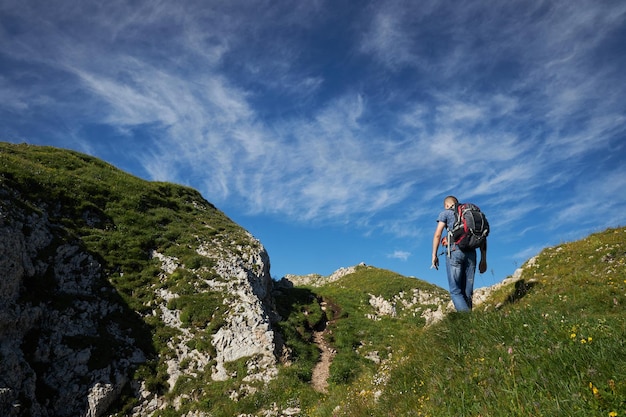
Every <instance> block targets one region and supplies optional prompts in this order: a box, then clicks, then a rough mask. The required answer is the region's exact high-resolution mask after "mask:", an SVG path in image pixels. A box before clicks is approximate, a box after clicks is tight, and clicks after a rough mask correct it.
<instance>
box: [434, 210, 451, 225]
mask: <svg viewBox="0 0 626 417" xmlns="http://www.w3.org/2000/svg"><path fill="white" fill-rule="evenodd" d="M437 221H438V222H443V223H445V224H446V225H450V226H451V225H452V224H454V212H453V211H452V210H443V211H442V212H441V213H439V216H437Z"/></svg>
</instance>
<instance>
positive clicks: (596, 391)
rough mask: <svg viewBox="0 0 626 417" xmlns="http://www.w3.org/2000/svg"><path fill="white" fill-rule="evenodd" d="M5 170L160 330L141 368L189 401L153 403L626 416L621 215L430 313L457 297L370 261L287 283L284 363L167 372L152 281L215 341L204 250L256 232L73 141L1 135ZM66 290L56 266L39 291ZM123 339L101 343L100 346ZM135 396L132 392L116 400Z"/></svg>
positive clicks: (625, 242) (219, 408) (214, 308)
mask: <svg viewBox="0 0 626 417" xmlns="http://www.w3.org/2000/svg"><path fill="white" fill-rule="evenodd" d="M0 184H1V185H2V186H3V190H11V191H10V192H14V193H17V195H16V196H15V199H14V201H15V204H19V205H21V206H22V207H26V208H28V209H29V210H32V212H33V213H35V214H36V213H38V208H37V207H36V206H35V203H37V205H38V206H43V207H46V208H47V211H48V213H49V215H50V216H51V218H50V220H51V221H52V222H59V223H60V224H62V225H63V226H64V227H65V233H64V234H60V235H59V237H58V239H65V240H67V241H74V240H80V241H81V242H82V244H83V245H85V247H86V248H87V250H89V251H90V252H91V253H93V254H95V255H96V256H97V257H98V260H99V261H100V262H102V264H103V266H104V269H105V271H106V273H107V276H108V278H109V282H110V284H111V286H112V287H114V288H115V290H116V292H115V295H111V294H108V293H107V294H108V295H106V294H105V295H103V296H110V297H113V296H115V297H119V298H120V299H122V300H124V301H125V302H126V304H127V305H128V306H129V307H130V308H132V310H134V311H136V312H139V313H141V314H142V317H143V318H144V320H145V323H146V325H147V326H149V328H150V329H151V331H152V334H151V337H150V336H149V337H147V339H148V340H141V341H140V343H141V344H142V346H144V347H143V348H144V350H145V351H149V350H150V349H149V347H146V346H147V345H150V346H151V348H152V349H153V350H154V355H153V356H151V357H150V358H149V359H150V360H149V361H148V362H147V363H146V364H145V365H144V366H142V367H140V368H139V369H138V370H137V378H139V379H142V380H145V381H146V383H147V385H148V387H149V388H150V389H152V390H153V391H155V392H159V393H160V394H163V395H164V396H166V397H167V398H168V399H173V398H174V397H180V398H182V400H181V402H180V404H179V406H178V408H175V407H173V406H170V407H166V408H165V409H163V410H160V411H158V412H157V413H155V416H181V415H184V414H187V413H192V412H193V411H194V410H199V411H202V412H205V413H209V415H212V416H237V415H246V416H248V415H253V416H260V415H271V413H272V412H275V413H278V412H279V410H285V409H290V410H300V411H299V413H300V415H302V416H316V417H340V416H349V417H361V416H374V417H378V416H380V417H382V416H394V417H400V416H434V417H439V416H474V417H478V416H480V417H488V416H561V415H563V416H605V417H606V416H609V417H615V416H626V359H625V353H626V346H625V344H626V342H625V340H626V313H625V310H624V309H625V306H626V229H624V228H619V229H609V230H606V231H604V232H602V233H597V234H594V235H591V236H589V237H587V238H585V239H583V240H580V241H577V242H571V243H567V244H563V245H559V246H557V247H553V248H547V249H545V250H544V251H543V252H542V253H541V254H540V255H539V256H538V257H537V258H536V259H534V260H533V262H529V263H528V264H527V265H526V266H525V270H524V273H523V275H522V276H521V278H520V280H519V281H518V282H517V283H511V284H509V285H507V286H505V287H503V288H501V289H500V290H498V291H496V292H494V293H493V294H492V295H491V296H490V298H489V299H488V300H487V302H486V303H484V304H483V305H481V306H479V307H477V308H476V309H475V311H474V312H472V313H471V314H456V313H455V314H450V315H448V316H447V317H446V318H444V319H443V321H441V322H439V323H436V324H434V325H432V326H430V327H427V328H424V325H425V319H424V318H423V317H421V315H420V313H421V312H423V311H424V310H425V309H428V308H432V309H436V303H435V302H432V304H429V305H423V306H419V308H417V307H416V306H410V307H409V306H408V304H407V303H406V301H408V300H409V299H410V297H411V294H412V292H413V291H414V290H422V291H428V292H432V293H433V294H435V295H436V296H438V297H440V298H441V300H443V302H447V300H448V299H449V298H448V296H447V292H446V291H445V290H443V289H441V288H438V287H435V286H433V285H430V284H428V283H425V282H423V281H420V280H417V279H411V278H406V277H402V276H400V275H398V274H395V273H393V272H391V271H385V270H380V269H377V268H373V267H366V266H362V267H359V268H357V270H356V272H355V273H354V274H351V275H347V276H345V277H343V278H341V279H340V280H338V281H336V282H334V283H332V284H327V285H325V286H322V287H315V288H312V287H311V288H292V289H283V290H282V292H281V293H277V294H276V296H275V301H276V308H277V311H278V313H279V315H280V316H281V321H280V322H279V323H277V324H276V325H275V329H276V330H277V331H280V333H281V335H282V337H283V338H284V342H285V346H286V347H287V349H288V350H289V352H290V354H289V357H288V360H287V363H285V364H281V365H279V366H278V368H279V372H278V376H277V377H276V378H274V379H273V380H272V381H270V382H269V383H262V382H260V381H255V382H249V381H245V380H244V378H245V373H246V371H245V361H246V360H247V358H243V359H241V360H240V361H236V362H234V363H232V364H230V365H229V366H232V371H233V372H234V373H235V374H236V377H234V378H233V379H231V380H228V381H220V382H218V381H213V380H212V379H211V370H210V367H207V369H205V370H202V371H198V372H197V373H196V375H195V376H193V375H185V376H183V377H181V378H180V379H179V381H178V382H177V385H176V386H175V387H169V386H167V383H166V381H167V372H166V365H165V362H164V360H165V359H166V358H167V357H168V355H171V354H172V352H170V348H169V347H168V346H167V345H168V341H169V340H172V339H175V338H177V337H180V332H179V331H177V330H175V329H172V328H170V327H167V326H164V325H163V324H162V323H161V322H160V320H159V317H158V316H151V315H149V314H148V313H150V312H151V311H152V306H153V305H154V303H155V302H156V300H155V292H154V288H159V289H168V290H170V291H172V292H176V293H177V294H179V295H180V297H179V298H177V299H175V300H174V301H171V302H170V304H169V306H170V307H171V308H177V309H179V310H180V311H181V312H182V314H181V320H182V321H183V325H184V326H186V329H190V331H192V332H193V333H194V334H196V335H198V337H197V338H195V339H194V340H192V341H190V342H189V343H190V344H191V347H194V348H197V349H198V350H200V351H207V352H211V349H212V348H211V345H210V336H211V332H212V331H214V330H216V329H217V328H219V326H220V325H221V324H222V320H223V319H224V318H223V316H222V313H223V311H222V308H221V300H222V298H221V296H220V295H219V294H216V293H212V292H210V291H208V290H207V288H205V287H203V286H202V285H200V284H199V282H202V281H203V280H206V279H213V278H215V277H214V276H213V275H211V274H212V272H211V268H212V267H213V265H214V262H215V260H214V259H209V258H206V257H202V256H199V255H198V253H197V252H196V250H195V249H196V248H197V245H198V242H213V241H215V242H218V243H219V245H220V246H219V247H218V246H216V247H215V250H216V252H219V251H220V250H225V249H229V250H232V252H233V253H237V251H240V250H241V249H240V248H242V247H245V245H246V244H247V243H246V242H249V239H248V238H247V236H246V234H245V231H243V230H242V229H241V228H240V227H239V226H237V225H236V224H234V223H233V222H232V221H230V219H228V218H227V217H226V216H225V215H224V214H223V213H221V212H220V211H219V210H217V209H216V208H215V207H213V206H212V205H211V204H210V203H208V202H206V201H205V200H204V199H203V198H202V197H201V196H200V194H199V193H198V192H196V191H195V190H192V189H190V188H187V187H181V186H178V185H175V184H167V183H158V182H147V181H143V180H141V179H138V178H135V177H132V176H130V175H128V174H126V173H124V172H122V171H120V170H118V169H116V168H114V167H112V166H110V165H108V164H106V163H104V162H102V161H99V160H97V159H95V158H91V157H88V156H85V155H82V154H79V153H76V152H71V151H61V150H58V149H54V148H48V147H33V146H27V145H8V144H2V143H0ZM57 244H60V242H57ZM251 244H254V243H251ZM152 250H157V251H159V252H161V253H163V254H164V255H167V256H170V257H173V258H175V259H177V260H178V263H179V264H180V265H181V266H180V268H178V269H177V270H176V271H175V272H174V273H172V274H169V275H168V276H167V277H164V276H163V275H162V271H161V269H160V267H159V262H158V261H156V260H155V259H152V258H151V256H150V255H151V251H152ZM53 290H54V288H53V285H52V283H50V282H48V281H46V279H45V277H43V278H42V279H39V280H36V281H34V284H33V288H32V291H29V292H28V297H29V298H28V300H27V301H29V302H36V301H37V300H36V299H37V298H38V297H39V298H41V297H48V296H49V295H50V292H51V291H53ZM111 293H113V292H111ZM372 296H376V297H381V298H383V299H385V300H388V301H390V302H392V301H393V302H394V308H395V310H394V314H393V315H379V314H377V312H376V311H375V309H374V307H373V306H372V305H371V304H370V298H371V297H372ZM394 300H395V301H394ZM55 302H56V303H60V304H62V303H64V302H67V300H65V299H58V300H56V301H55ZM322 302H324V303H325V304H326V309H325V310H323V309H322ZM122 319H124V320H127V321H128V323H127V324H126V325H125V326H126V327H129V328H130V327H133V326H135V327H137V323H136V322H134V321H133V320H131V318H130V317H124V318H120V320H122ZM326 322H327V323H326ZM325 323H326V326H327V327H326V336H327V340H328V342H329V343H330V344H331V346H332V347H333V348H334V349H335V351H336V355H335V357H334V360H333V363H332V365H331V369H330V379H329V391H328V393H325V394H322V393H318V392H315V391H314V390H313V388H312V386H311V377H312V372H313V368H314V366H315V364H316V362H317V361H318V360H319V357H320V352H319V349H318V348H317V346H315V345H314V344H313V341H312V335H313V331H315V330H316V329H317V330H319V329H321V328H323V327H324V324H325ZM73 342H75V343H87V342H89V341H81V340H76V341H73ZM113 348H114V347H111V346H107V345H103V346H102V347H101V356H102V358H106V357H107V355H108V354H109V353H110V351H111V350H112V349H113ZM233 393H239V394H233ZM132 404H135V402H133V400H132V399H129V398H127V399H126V403H125V404H122V405H120V407H119V409H120V410H122V411H120V413H121V414H119V415H123V414H124V413H126V412H127V411H128V410H130V407H131V405H132ZM294 412H295V411H294Z"/></svg>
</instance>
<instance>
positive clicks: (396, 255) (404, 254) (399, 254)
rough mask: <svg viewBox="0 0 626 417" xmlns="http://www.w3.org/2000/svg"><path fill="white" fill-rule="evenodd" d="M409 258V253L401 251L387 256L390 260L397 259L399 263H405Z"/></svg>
mask: <svg viewBox="0 0 626 417" xmlns="http://www.w3.org/2000/svg"><path fill="white" fill-rule="evenodd" d="M410 256H411V252H406V251H402V250H396V251H394V252H393V253H390V254H388V255H387V257H388V258H391V259H399V260H401V261H406V260H408V259H409V257H410Z"/></svg>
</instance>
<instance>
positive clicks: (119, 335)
mask: <svg viewBox="0 0 626 417" xmlns="http://www.w3.org/2000/svg"><path fill="white" fill-rule="evenodd" d="M11 197H12V196H11V192H10V190H7V189H1V190H0V253H1V256H0V274H2V279H1V280H0V369H1V372H0V415H2V416H90V417H91V416H94V417H95V416H100V415H102V414H103V412H104V411H106V409H107V408H108V407H109V405H110V404H111V402H112V401H113V400H114V399H115V398H116V397H117V396H118V395H119V393H120V390H121V388H122V387H123V386H124V384H125V383H126V382H127V380H128V377H129V370H130V369H131V368H132V367H133V366H134V365H136V364H137V363H140V362H142V361H144V360H145V354H146V352H143V351H142V350H141V349H139V348H138V347H137V343H136V340H135V337H136V336H137V335H141V330H140V329H141V324H140V323H141V322H140V321H139V320H137V321H136V322H135V323H134V324H136V325H137V326H138V327H137V329H135V330H132V329H130V328H129V327H127V326H126V325H123V324H121V321H120V320H119V319H118V318H119V317H122V316H125V317H127V320H125V322H126V323H127V324H129V325H132V324H133V320H132V317H133V316H135V317H136V315H134V313H133V312H132V311H129V309H128V307H126V306H125V305H124V304H123V303H122V302H121V299H120V298H119V297H117V296H116V293H115V291H114V289H113V288H111V286H110V285H108V283H107V282H106V280H105V279H103V275H102V270H101V266H100V263H99V262H98V260H97V259H95V258H94V257H93V256H92V255H90V254H89V253H87V252H86V251H85V250H84V248H83V247H81V245H80V242H79V241H77V240H75V239H73V238H71V237H70V235H68V234H67V233H66V232H65V231H64V230H63V229H62V228H61V227H59V226H58V225H55V224H53V223H51V222H50V221H49V220H48V217H47V214H46V212H45V211H39V210H36V209H34V208H32V207H31V208H29V207H27V206H21V207H20V206H19V205H17V204H14V202H15V201H14V200H12V198H11Z"/></svg>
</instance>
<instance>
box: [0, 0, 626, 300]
mask: <svg viewBox="0 0 626 417" xmlns="http://www.w3.org/2000/svg"><path fill="white" fill-rule="evenodd" d="M624 68H626V2H624V1H622V0H615V1H610V0H609V1H603V0H562V1H561V0H554V1H529V0H511V1H506V2H496V1H484V0H476V1H471V2H458V1H430V0H420V1H409V0H406V1H405V0H397V1H393V0H392V1H385V0H377V1H367V0H358V1H357V0H352V1H346V0H332V1H326V0H308V1H285V0H267V1H257V0H245V1H241V0H229V1H219V0H179V1H163V0H161V1H159V0H132V1H129V0H125V1H120V0H109V1H106V2H102V1H99V0H98V1H94V0H55V1H53V2H51V1H48V0H45V1H44V0H26V1H24V0H2V2H0V97H1V98H2V99H1V100H0V141H5V142H11V143H30V144H34V145H50V146H55V147H60V148H66V149H72V150H76V151H79V152H84V153H87V154H89V155H93V156H95V157H98V158H101V159H103V160H105V161H107V162H109V163H111V164H113V165H115V166H116V167H118V168H120V169H122V170H124V171H126V172H128V173H131V174H133V175H136V176H138V177H140V178H143V179H146V180H158V181H170V182H174V183H178V184H183V185H187V186H191V187H193V188H195V189H197V190H198V191H200V192H201V193H202V195H203V196H204V198H206V199H207V200H208V201H210V202H211V203H213V204H214V205H216V206H217V207H218V208H219V209H220V210H222V211H223V212H224V213H226V215H228V216H229V217H230V218H231V219H233V220H234V221H235V222H237V223H238V224H240V225H241V226H243V227H244V228H245V229H247V230H248V231H249V232H250V233H251V234H252V235H254V236H255V237H256V238H258V239H259V240H260V241H261V243H262V244H263V245H264V246H265V248H266V249H267V251H268V253H269V256H270V260H271V274H272V276H273V277H275V278H280V277H282V276H284V275H286V274H299V275H303V274H309V273H317V274H321V275H329V274H331V273H332V272H333V271H335V270H337V269H339V268H341V267H348V266H352V265H356V264H359V263H362V262H363V263H365V264H367V265H373V266H376V267H379V268H385V269H389V270H392V271H395V272H398V273H400V274H402V275H406V276H413V277H417V278H420V279H424V280H426V281H428V282H431V283H434V284H436V285H439V286H442V287H444V288H447V280H446V273H445V268H444V269H441V268H440V270H439V271H437V270H434V269H430V265H431V245H432V239H433V232H434V230H435V227H436V218H437V215H438V213H439V212H440V211H441V210H442V209H443V199H444V197H445V196H447V195H450V194H452V195H455V196H457V197H458V198H459V200H461V201H470V202H473V203H474V204H477V205H478V206H479V207H480V208H481V209H482V210H483V211H484V212H485V213H486V214H487V217H488V219H489V222H490V225H491V234H490V236H489V252H488V271H487V272H486V273H485V274H483V275H480V276H477V278H476V286H477V287H481V286H487V285H493V284H495V283H497V282H499V281H501V280H502V279H504V278H506V277H507V276H509V275H511V274H512V273H513V272H514V271H515V269H516V268H518V267H520V266H521V265H522V264H523V263H524V262H525V261H526V260H528V259H529V258H531V257H532V256H534V255H536V254H538V253H539V252H540V251H541V250H542V249H543V248H545V247H548V246H553V245H558V244H560V243H563V242H568V241H572V240H577V239H580V238H582V237H584V236H586V235H588V234H590V233H594V232H599V231H602V230H605V229H606V228H609V227H618V226H624V225H626V210H624V207H625V206H626V70H624ZM441 261H442V263H443V257H442V258H441Z"/></svg>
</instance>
